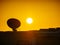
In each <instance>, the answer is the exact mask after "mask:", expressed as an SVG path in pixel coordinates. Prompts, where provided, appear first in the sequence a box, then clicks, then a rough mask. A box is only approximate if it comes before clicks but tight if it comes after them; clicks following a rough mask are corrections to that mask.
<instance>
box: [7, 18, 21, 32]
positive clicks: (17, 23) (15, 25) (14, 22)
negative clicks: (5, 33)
mask: <svg viewBox="0 0 60 45" xmlns="http://www.w3.org/2000/svg"><path fill="white" fill-rule="evenodd" d="M7 25H8V26H9V27H10V28H12V29H13V31H14V32H16V31H17V30H16V28H18V27H19V26H21V23H20V21H19V20H17V19H15V18H11V19H8V21H7Z"/></svg>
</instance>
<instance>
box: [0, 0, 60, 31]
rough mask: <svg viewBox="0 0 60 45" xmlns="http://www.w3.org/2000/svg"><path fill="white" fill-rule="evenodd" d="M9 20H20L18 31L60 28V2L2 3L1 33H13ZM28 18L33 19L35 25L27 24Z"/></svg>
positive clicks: (0, 4) (0, 3)
mask: <svg viewBox="0 0 60 45" xmlns="http://www.w3.org/2000/svg"><path fill="white" fill-rule="evenodd" d="M9 18H16V19H18V20H20V22H21V26H20V27H19V28H18V29H17V30H18V31H19V30H38V29H40V28H54V27H60V1H57V0H55V1H54V0H53V1H51V0H50V1H47V0H46V1H44V0H43V1H39V0H38V1H37V0H35V1H34V0H33V1H32V0H29V1H27V0H23V1H17V0H15V1H14V0H13V1H0V31H11V29H10V28H9V27H8V26H7V20H8V19H9ZM27 18H32V19H33V23H32V24H27V23H26V19H27Z"/></svg>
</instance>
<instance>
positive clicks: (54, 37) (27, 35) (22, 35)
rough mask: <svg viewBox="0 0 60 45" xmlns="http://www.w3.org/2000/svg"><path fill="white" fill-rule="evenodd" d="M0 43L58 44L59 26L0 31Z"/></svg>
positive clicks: (8, 44)
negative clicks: (35, 29) (33, 29)
mask: <svg viewBox="0 0 60 45" xmlns="http://www.w3.org/2000/svg"><path fill="white" fill-rule="evenodd" d="M0 45H60V28H49V29H40V30H39V31H25V32H24V31H19V32H10V31H7V32H0Z"/></svg>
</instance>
